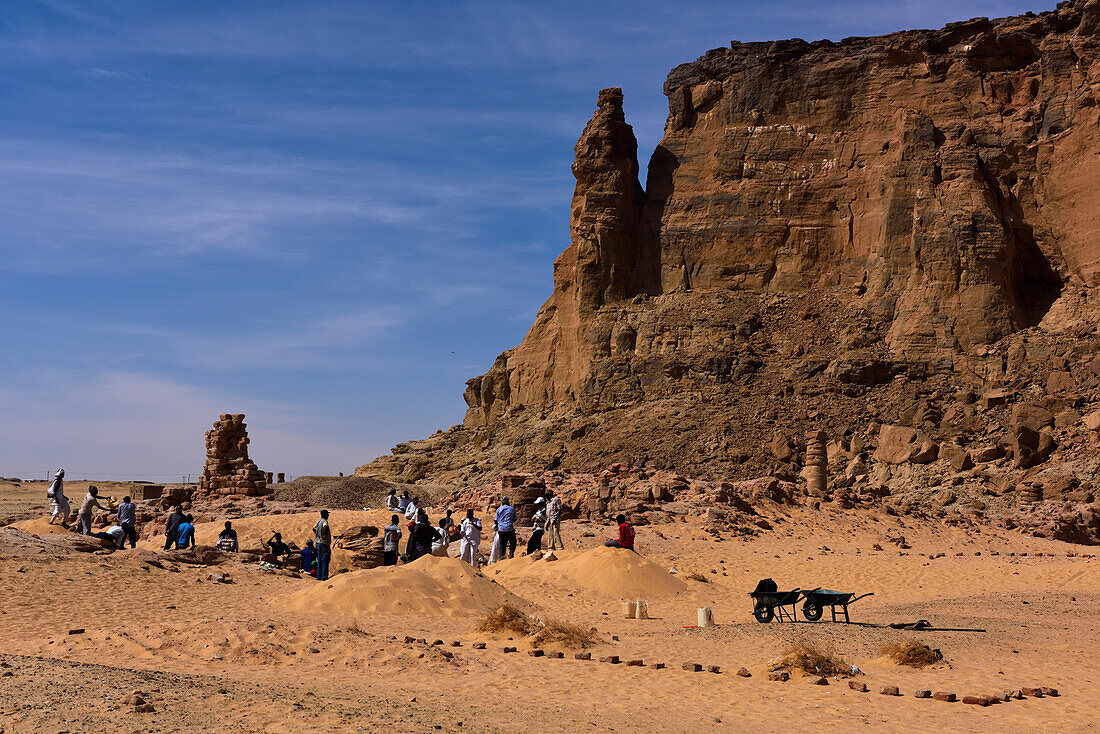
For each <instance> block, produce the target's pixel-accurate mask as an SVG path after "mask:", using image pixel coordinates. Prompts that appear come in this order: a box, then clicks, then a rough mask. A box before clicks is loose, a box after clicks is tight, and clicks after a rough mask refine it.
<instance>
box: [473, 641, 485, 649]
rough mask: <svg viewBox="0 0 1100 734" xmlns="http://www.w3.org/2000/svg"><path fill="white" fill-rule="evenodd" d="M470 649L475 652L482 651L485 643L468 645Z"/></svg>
mask: <svg viewBox="0 0 1100 734" xmlns="http://www.w3.org/2000/svg"><path fill="white" fill-rule="evenodd" d="M470 647H472V648H474V649H475V650H484V649H485V643H484V642H475V643H474V644H472V645H470Z"/></svg>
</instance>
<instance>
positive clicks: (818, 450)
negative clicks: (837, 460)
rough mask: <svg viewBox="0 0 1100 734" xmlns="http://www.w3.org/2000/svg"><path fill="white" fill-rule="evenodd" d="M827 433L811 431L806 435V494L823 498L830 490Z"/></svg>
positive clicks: (803, 474) (804, 470)
mask: <svg viewBox="0 0 1100 734" xmlns="http://www.w3.org/2000/svg"><path fill="white" fill-rule="evenodd" d="M828 440H829V436H828V434H826V433H825V431H809V432H808V433H807V434H806V465H805V467H804V468H803V469H802V478H803V479H805V480H806V494H808V495H812V496H818V497H820V496H822V495H824V494H825V490H826V489H827V488H828V478H829V477H828V466H829V452H828V449H827V448H826V442H827V441H828Z"/></svg>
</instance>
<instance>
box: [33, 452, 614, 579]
mask: <svg viewBox="0 0 1100 734" xmlns="http://www.w3.org/2000/svg"><path fill="white" fill-rule="evenodd" d="M64 478H65V470H64V469H58V470H57V473H56V474H55V475H54V479H53V482H51V483H50V486H49V488H48V489H47V490H46V497H47V498H48V499H49V501H50V511H51V516H50V524H51V525H52V524H54V523H55V522H56V521H58V520H60V524H61V525H62V526H63V527H65V528H68V527H69V525H68V520H69V513H70V507H69V501H68V499H67V498H66V497H65V489H64ZM534 506H535V512H534V514H533V516H532V518H531V520H532V522H533V528H532V530H531V535H530V537H529V538H528V540H527V548H526V550H527V555H531V554H532V553H535V552H537V551H540V550H542V544H543V538H544V537H545V538H546V542H547V544H548V547H549V548H550V550H558V549H563V548H565V545H564V544H563V543H562V540H561V518H562V502H561V498H560V497H558V496H556V495H555V494H554V492H553V490H547V491H546V496H545V497H539V498H537V499H536V500H535V502H534ZM386 508H387V509H389V510H392V511H394V512H395V514H393V515H392V516H391V517H390V524H389V525H387V526H386V527H385V529H384V530H383V531H382V558H383V565H386V566H396V565H397V563H398V560H399V558H403V560H404V561H405V562H406V563H409V562H411V561H415V560H416V559H417V558H420V557H422V556H426V555H448V554H449V548H450V544H451V543H454V542H459V543H461V546H460V549H459V550H460V552H459V558H460V559H462V560H463V561H465V562H466V563H468V564H470V565H471V566H473V567H474V568H477V567H479V566H480V565H481V556H480V554H479V553H478V550H479V548H480V546H481V536H482V531H483V528H482V524H481V520H480V519H478V518H477V517H474V511H473V510H467V511H466V517H465V518H463V520H462V522H461V524H458V525H456V524H455V521H454V518H453V517H452V516H451V515H452V511H451V510H447V512H446V515H444V516H443V517H442V518H440V520H439V524H438V525H437V526H436V525H432V523H431V521H430V520H429V519H428V513H427V512H425V511H424V509H423V508H421V507H420V498H419V497H410V496H409V493H408V491H407V490H406V491H405V492H404V494H402V495H401V496H400V497H399V496H398V495H397V490H396V489H391V490H390V491H389V494H388V495H387V496H386ZM95 509H99V510H102V511H104V512H116V513H117V518H118V521H117V523H116V524H114V525H112V526H110V527H108V528H107V529H106V530H104V531H101V532H96V533H93V532H92V512H93V510H95ZM320 514H321V517H320V519H319V520H318V521H317V523H316V524H315V525H314V526H313V538H312V539H310V540H308V541H306V544H305V546H304V547H303V548H302V549H301V550H300V551H299V554H300V559H301V564H302V566H301V567H302V570H303V571H306V572H307V573H309V574H310V575H311V576H314V577H315V578H316V579H317V580H319V581H325V580H327V579H328V577H329V564H330V561H331V559H332V529H331V528H330V527H329V523H328V515H329V513H328V510H321V513H320ZM135 515H136V506H135V505H134V503H133V502H132V501H131V500H130V497H123V499H122V502H120V503H119V505H118V508H117V509H112V508H109V507H104V506H103V505H101V504H99V490H98V489H97V488H96V487H95V485H92V486H90V487H88V493H87V495H86V496H85V497H84V501H83V502H81V504H80V510H79V511H78V512H77V527H78V529H79V531H80V533H82V534H83V535H90V536H93V537H97V538H101V539H103V540H109V541H111V542H113V543H115V545H116V546H117V547H118V548H123V547H125V544H126V541H129V542H130V547H131V548H134V547H136V545H137V529H136V527H135ZM402 515H403V516H404V518H405V521H406V525H405V530H407V531H408V540H407V541H406V544H405V553H404V555H403V556H402V555H401V554H400V542H401V537H402V536H403V535H404V532H403V530H402V526H401V517H402ZM615 522H616V523H617V524H618V526H619V536H618V537H617V538H615V539H613V540H608V541H607V542H606V543H604V545H605V546H607V547H610V548H622V549H626V550H631V551H633V550H634V527H633V526H632V525H631V524H630V523H629V522H627V520H626V517H625V516H623V515H618V516H617V517H616V518H615ZM493 524H494V526H495V532H494V534H493V544H492V548H491V550H490V553H489V558H488V563H496V562H497V561H500V560H503V559H504V558H506V557H507V558H514V557H515V555H516V548H517V544H518V540H517V537H516V508H515V507H513V506H512V503H511V501H510V500H509V498H508V497H504V498H503V499H502V500H501V503H500V506H499V507H498V508H497V510H496V514H495V515H494V517H493ZM261 543H262V544H263V546H264V548H265V550H266V551H267V553H268V557H269V558H270V559H271V560H272V561H273V562H274V564H275V565H280V564H282V563H284V562H285V561H286V559H287V558H288V557H289V556H290V555H291V552H292V551H291V548H290V546H288V545H287V544H286V543H285V542H283V537H282V534H280V533H278V532H276V531H272V534H271V538H270V539H269V540H267V541H261ZM194 547H195V525H194V517H193V516H192V515H187V514H184V512H183V510H182V508H181V507H179V506H176V507H174V508H172V513H171V514H170V515H169V516H168V520H167V522H166V525H165V534H164V550H185V549H188V548H194ZM217 547H218V549H220V550H223V551H226V552H231V553H236V552H239V551H240V543H239V541H238V539H237V531H236V530H234V529H233V523H232V521H230V520H226V521H225V528H224V529H223V530H222V531H221V533H219V535H218V540H217Z"/></svg>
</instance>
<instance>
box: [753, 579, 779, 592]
mask: <svg viewBox="0 0 1100 734" xmlns="http://www.w3.org/2000/svg"><path fill="white" fill-rule="evenodd" d="M761 591H779V586H778V585H777V584H776V583H775V582H774V581H772V580H771V579H760V583H758V584H757V585H756V589H755V590H753V592H752V593H754V594H759V593H760V592H761Z"/></svg>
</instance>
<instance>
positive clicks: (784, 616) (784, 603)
mask: <svg viewBox="0 0 1100 734" xmlns="http://www.w3.org/2000/svg"><path fill="white" fill-rule="evenodd" d="M749 596H750V597H752V602H753V605H752V616H754V617H756V621H757V622H760V623H761V624H767V623H768V622H770V621H772V620H773V619H775V617H777V616H778V617H779V621H780V622H783V621H787V622H793V621H795V619H794V618H795V614H796V613H797V611H798V610H797V608H796V605H797V604H798V600H799V598H801V596H802V591H801V590H800V589H793V590H791V591H779V587H778V586H777V585H776V583H775V582H774V581H772V580H771V579H761V580H760V583H758V584H757V585H756V589H755V590H754V591H750V592H749ZM784 607H790V610H789V611H788V610H787V609H785V608H784Z"/></svg>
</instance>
